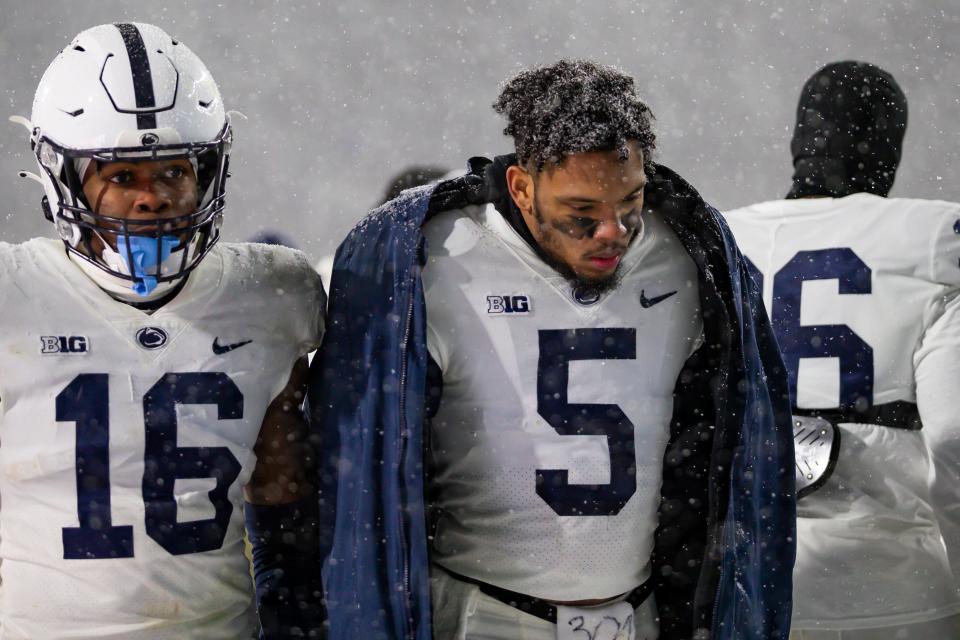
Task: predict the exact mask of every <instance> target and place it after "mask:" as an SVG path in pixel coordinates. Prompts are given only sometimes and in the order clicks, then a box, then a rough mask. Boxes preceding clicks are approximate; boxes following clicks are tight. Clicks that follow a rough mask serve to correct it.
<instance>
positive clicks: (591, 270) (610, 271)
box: [575, 260, 620, 284]
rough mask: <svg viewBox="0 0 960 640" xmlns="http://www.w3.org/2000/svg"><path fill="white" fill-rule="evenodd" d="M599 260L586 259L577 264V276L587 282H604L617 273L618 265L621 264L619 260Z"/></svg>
mask: <svg viewBox="0 0 960 640" xmlns="http://www.w3.org/2000/svg"><path fill="white" fill-rule="evenodd" d="M597 262H598V261H596V260H586V261H584V262H582V263H581V264H579V265H577V269H576V270H575V271H576V273H577V277H578V278H579V279H580V280H582V281H583V282H585V283H589V284H603V283H605V282H606V281H607V280H609V279H611V278H613V277H614V275H615V274H616V273H617V267H619V266H620V263H619V261H617V262H614V263H612V264H610V263H602V264H597Z"/></svg>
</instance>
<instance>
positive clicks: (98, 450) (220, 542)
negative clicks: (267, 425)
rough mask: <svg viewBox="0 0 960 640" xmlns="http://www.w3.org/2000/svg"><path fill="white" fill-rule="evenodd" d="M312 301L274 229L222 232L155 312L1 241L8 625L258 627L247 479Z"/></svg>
mask: <svg viewBox="0 0 960 640" xmlns="http://www.w3.org/2000/svg"><path fill="white" fill-rule="evenodd" d="M323 304H324V294H323V290H322V287H321V285H320V280H319V276H318V275H317V274H316V272H315V271H314V270H313V269H312V268H311V266H310V264H309V263H308V262H307V260H306V258H305V257H304V256H303V255H302V254H300V253H299V252H295V251H292V250H290V249H284V248H280V247H267V246H264V245H249V244H226V243H220V244H218V245H216V246H215V247H214V248H213V250H212V251H211V252H210V254H209V255H208V256H207V257H206V258H205V259H204V261H203V262H202V263H201V264H200V266H199V267H198V268H197V269H196V270H195V271H194V272H193V273H192V274H191V275H190V277H189V279H188V280H187V283H186V285H185V286H184V288H183V290H182V291H180V293H179V294H178V295H177V296H176V297H175V298H174V299H173V300H172V301H171V302H169V303H168V304H166V305H165V306H163V307H162V308H160V309H159V310H157V311H155V312H154V313H152V314H147V313H145V312H142V311H139V310H137V309H135V308H134V307H131V306H129V305H127V304H123V303H121V302H117V301H115V300H114V299H112V298H110V297H109V296H108V295H107V294H106V293H104V292H103V291H102V290H101V289H99V288H98V287H97V286H96V285H95V284H94V283H93V281H92V280H91V279H90V278H88V277H87V276H86V275H84V274H83V272H82V271H81V270H80V269H79V268H78V267H77V265H76V264H75V263H74V262H72V261H71V260H70V259H69V258H68V257H67V256H66V254H65V251H64V247H63V243H62V242H60V241H59V240H52V239H36V240H31V241H29V242H26V243H24V244H20V245H9V244H0V327H2V329H3V330H2V332H0V503H2V508H0V579H2V586H0V637H3V638H34V639H36V638H138V639H140V638H143V639H146V638H149V639H151V640H153V639H160V638H203V639H210V638H231V639H234V638H242V637H249V636H250V634H251V632H252V631H253V630H254V629H255V607H254V602H253V590H252V585H251V579H250V574H249V565H248V562H247V559H246V558H245V557H244V553H243V544H244V543H243V513H242V511H243V509H242V505H243V486H244V485H245V484H246V482H247V481H248V480H249V478H250V475H251V473H252V471H253V468H254V465H255V463H256V458H255V456H254V454H253V446H254V444H255V442H256V439H257V435H258V432H259V430H260V426H261V422H262V420H263V416H264V414H265V411H266V408H267V406H268V404H269V403H270V402H271V400H272V399H273V398H274V397H275V396H277V395H278V394H279V393H280V391H281V390H282V389H283V387H284V386H285V385H286V383H287V380H288V379H289V376H290V372H291V369H292V367H293V364H294V362H295V361H296V359H297V358H298V357H300V356H302V355H303V354H305V353H307V352H308V351H309V350H311V349H313V348H315V347H316V346H317V343H318V342H319V340H320V335H321V332H322V323H323V321H322V310H323Z"/></svg>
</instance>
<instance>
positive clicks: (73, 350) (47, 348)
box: [40, 336, 90, 355]
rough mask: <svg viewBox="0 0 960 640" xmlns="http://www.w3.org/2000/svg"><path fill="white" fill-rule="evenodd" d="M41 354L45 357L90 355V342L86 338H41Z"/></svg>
mask: <svg viewBox="0 0 960 640" xmlns="http://www.w3.org/2000/svg"><path fill="white" fill-rule="evenodd" d="M40 353H42V354H44V355H52V354H57V353H60V354H67V355H75V354H84V353H90V340H88V339H87V337H86V336H40Z"/></svg>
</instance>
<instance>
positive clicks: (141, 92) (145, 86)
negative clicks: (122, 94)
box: [115, 23, 157, 129]
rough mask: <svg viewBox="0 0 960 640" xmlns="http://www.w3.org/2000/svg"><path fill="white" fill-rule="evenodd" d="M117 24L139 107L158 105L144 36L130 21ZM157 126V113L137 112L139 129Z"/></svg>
mask: <svg viewBox="0 0 960 640" xmlns="http://www.w3.org/2000/svg"><path fill="white" fill-rule="evenodd" d="M115 26H116V27H117V29H118V30H119V31H120V35H121V36H123V44H124V46H126V48H127V57H128V58H129V59H130V71H131V72H132V73H133V95H134V98H135V99H136V101H137V109H145V108H149V107H156V106H157V103H156V98H155V97H154V95H153V74H152V73H151V72H150V59H149V58H148V57H147V47H146V45H144V44H143V36H141V35H140V30H139V29H137V27H135V26H134V25H132V24H129V23H120V24H117V25H115ZM156 128H157V114H156V113H138V114H137V129H156Z"/></svg>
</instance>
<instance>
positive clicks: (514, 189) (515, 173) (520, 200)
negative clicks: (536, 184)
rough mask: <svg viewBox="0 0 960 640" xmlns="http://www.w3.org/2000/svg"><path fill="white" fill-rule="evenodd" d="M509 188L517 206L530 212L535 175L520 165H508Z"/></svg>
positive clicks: (527, 212) (524, 211)
mask: <svg viewBox="0 0 960 640" xmlns="http://www.w3.org/2000/svg"><path fill="white" fill-rule="evenodd" d="M507 190H508V191H510V197H511V198H513V202H514V204H516V205H517V208H518V209H520V211H521V212H523V213H525V214H529V213H530V211H531V210H532V208H533V207H532V205H533V176H531V175H530V173H529V172H527V170H526V169H524V168H523V167H520V166H518V165H515V164H514V165H510V166H509V167H507Z"/></svg>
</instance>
